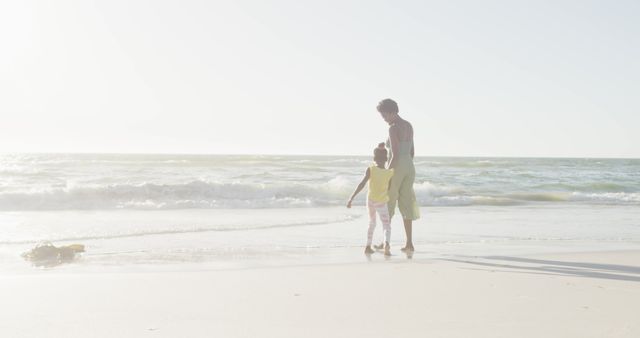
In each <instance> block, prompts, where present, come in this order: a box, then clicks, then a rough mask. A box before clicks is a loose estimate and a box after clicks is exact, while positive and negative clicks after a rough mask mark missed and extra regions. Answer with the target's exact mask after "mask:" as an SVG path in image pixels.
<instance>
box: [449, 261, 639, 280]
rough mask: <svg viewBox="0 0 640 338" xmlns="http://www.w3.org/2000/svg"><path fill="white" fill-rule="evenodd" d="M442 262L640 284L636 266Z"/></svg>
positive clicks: (542, 262)
mask: <svg viewBox="0 0 640 338" xmlns="http://www.w3.org/2000/svg"><path fill="white" fill-rule="evenodd" d="M442 260H445V261H451V262H458V263H466V264H472V265H475V266H481V267H486V268H491V269H490V270H494V269H495V268H504V269H513V270H516V271H518V272H523V273H533V274H548V275H558V276H575V277H587V278H600V279H611V280H622V281H632V282H640V267H638V266H629V265H617V264H601V263H585V262H566V261H557V260H545V259H532V258H523V257H510V256H486V257H478V258H477V259H476V258H474V259H450V258H443V259H442Z"/></svg>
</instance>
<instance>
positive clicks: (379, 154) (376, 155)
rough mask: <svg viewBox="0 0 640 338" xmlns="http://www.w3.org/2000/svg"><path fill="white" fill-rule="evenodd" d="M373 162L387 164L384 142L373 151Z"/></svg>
mask: <svg viewBox="0 0 640 338" xmlns="http://www.w3.org/2000/svg"><path fill="white" fill-rule="evenodd" d="M373 160H374V161H376V162H387V148H385V147H384V142H382V143H379V144H378V147H376V149H373Z"/></svg>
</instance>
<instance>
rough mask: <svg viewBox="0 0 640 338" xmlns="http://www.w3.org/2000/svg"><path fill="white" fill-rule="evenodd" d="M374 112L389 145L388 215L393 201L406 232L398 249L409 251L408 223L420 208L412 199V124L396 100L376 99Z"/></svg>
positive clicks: (414, 175) (414, 218)
mask: <svg viewBox="0 0 640 338" xmlns="http://www.w3.org/2000/svg"><path fill="white" fill-rule="evenodd" d="M377 109H378V112H380V114H381V115H382V118H383V119H384V120H385V121H386V122H387V123H388V124H389V126H390V127H389V139H388V140H387V147H388V148H390V151H391V156H390V158H389V169H393V171H394V175H393V177H392V178H391V183H390V185H389V202H388V207H389V215H390V217H393V214H394V212H395V209H396V204H397V205H398V208H399V209H400V214H402V219H403V221H404V231H405V233H406V235H407V243H406V245H405V247H404V248H402V249H401V250H402V251H405V252H413V251H414V247H413V238H412V226H413V221H414V220H417V219H418V218H420V209H419V208H418V206H417V203H416V195H415V192H414V191H413V182H414V181H415V177H416V169H415V167H414V166H413V157H414V154H415V148H414V146H413V127H412V126H411V123H409V121H406V120H404V119H402V118H401V117H400V115H399V114H398V112H399V110H398V104H397V103H396V102H395V101H393V100H391V99H384V100H382V101H380V103H378V107H377Z"/></svg>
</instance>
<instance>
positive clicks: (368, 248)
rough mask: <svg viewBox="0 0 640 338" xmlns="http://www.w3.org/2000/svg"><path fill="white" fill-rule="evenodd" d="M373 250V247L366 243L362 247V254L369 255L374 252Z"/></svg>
mask: <svg viewBox="0 0 640 338" xmlns="http://www.w3.org/2000/svg"><path fill="white" fill-rule="evenodd" d="M374 252H375V251H373V249H371V245H367V247H366V248H364V254H365V255H370V254H372V253H374Z"/></svg>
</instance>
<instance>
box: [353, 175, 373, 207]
mask: <svg viewBox="0 0 640 338" xmlns="http://www.w3.org/2000/svg"><path fill="white" fill-rule="evenodd" d="M370 175H371V174H370V172H369V168H367V171H366V172H365V173H364V177H363V178H362V181H361V182H360V184H358V187H357V188H356V190H355V191H354V192H353V194H352V195H351V198H349V202H347V208H351V203H352V202H353V199H354V198H355V197H356V195H357V194H358V193H359V192H360V191H362V189H364V185H365V184H367V181H368V180H369V176H370Z"/></svg>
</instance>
